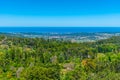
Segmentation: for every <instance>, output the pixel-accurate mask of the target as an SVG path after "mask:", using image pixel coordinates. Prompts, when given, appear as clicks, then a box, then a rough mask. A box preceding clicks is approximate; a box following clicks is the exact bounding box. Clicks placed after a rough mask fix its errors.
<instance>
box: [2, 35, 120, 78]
mask: <svg viewBox="0 0 120 80" xmlns="http://www.w3.org/2000/svg"><path fill="white" fill-rule="evenodd" d="M119 76H120V37H119V36H118V37H112V38H110V39H106V40H99V41H96V42H84V43H75V42H74V43H72V42H70V41H62V40H55V39H47V40H46V39H43V38H22V37H12V36H5V35H0V80H120V77H119Z"/></svg>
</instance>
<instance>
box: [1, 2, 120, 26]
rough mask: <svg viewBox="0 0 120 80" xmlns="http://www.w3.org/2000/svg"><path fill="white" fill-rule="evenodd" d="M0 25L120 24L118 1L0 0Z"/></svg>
mask: <svg viewBox="0 0 120 80" xmlns="http://www.w3.org/2000/svg"><path fill="white" fill-rule="evenodd" d="M0 26H47V27H49V26H50V27H57V26H59V27H70V26H72V27H74V26H75V27H84V26H85V27H89V26H90V27H94V26H95V27H97V26H99V27H114V26H115V27H120V0H0Z"/></svg>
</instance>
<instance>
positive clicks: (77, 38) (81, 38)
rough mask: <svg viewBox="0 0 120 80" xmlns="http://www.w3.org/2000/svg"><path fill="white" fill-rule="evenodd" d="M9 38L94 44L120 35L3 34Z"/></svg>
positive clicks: (101, 33)
mask: <svg viewBox="0 0 120 80" xmlns="http://www.w3.org/2000/svg"><path fill="white" fill-rule="evenodd" d="M1 34H4V35H8V36H13V37H14V36H17V37H27V38H44V39H57V40H69V41H71V42H94V41H97V40H102V39H108V38H110V37H112V36H120V33H109V32H99V33H95V32H94V33H32V32H28V33H24V32H20V33H18V32H17V33H14V32H9V33H1Z"/></svg>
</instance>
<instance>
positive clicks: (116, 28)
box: [0, 27, 120, 33]
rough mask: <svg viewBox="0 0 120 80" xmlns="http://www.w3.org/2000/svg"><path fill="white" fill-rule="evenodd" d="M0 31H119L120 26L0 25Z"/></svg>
mask: <svg viewBox="0 0 120 80" xmlns="http://www.w3.org/2000/svg"><path fill="white" fill-rule="evenodd" d="M0 32H39V33H49V32H54V33H78V32H120V27H0Z"/></svg>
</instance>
